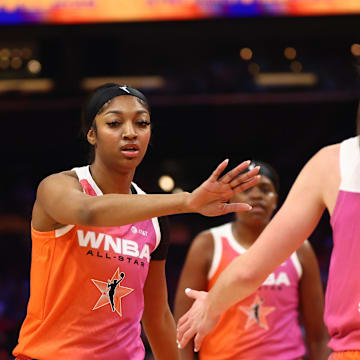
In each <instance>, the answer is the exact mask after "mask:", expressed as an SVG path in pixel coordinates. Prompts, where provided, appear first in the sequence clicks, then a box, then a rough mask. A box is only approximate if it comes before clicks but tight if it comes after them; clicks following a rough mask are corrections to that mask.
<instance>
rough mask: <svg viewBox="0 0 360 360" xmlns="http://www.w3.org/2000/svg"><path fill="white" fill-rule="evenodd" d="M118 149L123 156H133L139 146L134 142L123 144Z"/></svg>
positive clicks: (135, 154)
mask: <svg viewBox="0 0 360 360" xmlns="http://www.w3.org/2000/svg"><path fill="white" fill-rule="evenodd" d="M120 151H121V153H122V154H123V155H124V156H125V157H127V158H133V157H136V156H137V155H138V154H139V146H137V145H136V144H125V145H122V146H121V147H120Z"/></svg>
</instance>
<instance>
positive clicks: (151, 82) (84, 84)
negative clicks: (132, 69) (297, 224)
mask: <svg viewBox="0 0 360 360" xmlns="http://www.w3.org/2000/svg"><path fill="white" fill-rule="evenodd" d="M107 82H115V83H117V84H128V85H130V86H133V87H135V88H139V89H159V88H162V87H164V86H165V85H166V81H165V79H164V78H163V77H162V76H156V75H154V76H122V77H116V76H114V77H88V78H84V79H83V80H82V81H81V88H82V89H84V90H87V91H91V90H94V89H95V88H97V87H98V86H100V85H103V84H104V83H107Z"/></svg>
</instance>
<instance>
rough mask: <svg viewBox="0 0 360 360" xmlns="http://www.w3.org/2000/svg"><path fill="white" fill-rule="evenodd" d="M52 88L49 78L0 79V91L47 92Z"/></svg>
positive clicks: (51, 81)
mask: <svg viewBox="0 0 360 360" xmlns="http://www.w3.org/2000/svg"><path fill="white" fill-rule="evenodd" d="M53 88H54V82H53V80H51V79H8V80H0V93H4V92H9V91H21V92H27V93H30V92H48V91H50V90H52V89H53Z"/></svg>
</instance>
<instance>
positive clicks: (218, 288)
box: [178, 144, 340, 349]
mask: <svg viewBox="0 0 360 360" xmlns="http://www.w3.org/2000/svg"><path fill="white" fill-rule="evenodd" d="M339 148H340V145H339V144H335V145H331V146H328V147H325V148H323V149H321V150H320V151H319V152H318V153H317V154H316V155H314V156H313V157H312V158H311V159H310V160H309V161H308V163H307V164H306V165H305V166H304V168H303V169H302V171H301V172H300V174H299V176H298V177H297V179H296V181H295V183H294V184H293V186H292V188H291V190H290V192H289V195H288V197H287V199H286V201H285V203H284V204H283V206H282V207H281V209H280V210H279V211H278V213H277V214H276V215H275V216H274V218H273V219H272V220H271V222H270V223H269V225H268V226H267V227H266V228H265V230H264V231H263V232H262V233H261V235H260V236H259V238H258V240H257V241H256V242H255V243H254V245H253V246H252V247H251V248H250V249H249V251H247V253H246V254H244V255H242V256H241V257H238V258H236V259H235V260H234V261H233V262H232V263H231V264H230V265H229V266H228V268H227V269H226V270H225V271H224V272H223V273H222V274H221V276H220V277H219V279H218V280H217V282H216V284H215V286H214V287H213V288H212V289H211V291H209V293H206V292H197V291H194V290H193V291H192V290H190V291H188V295H189V296H191V297H192V298H193V299H196V301H195V302H194V304H193V306H192V308H191V309H190V311H189V312H187V313H186V314H185V315H184V316H183V317H182V318H181V319H180V320H179V322H178V341H179V344H180V346H181V347H185V346H186V344H187V342H188V341H189V340H190V339H192V338H193V337H195V348H196V349H200V346H201V342H202V340H203V338H204V336H205V335H206V334H208V333H209V332H210V331H211V330H212V329H213V328H214V327H215V326H216V323H217V321H218V319H219V316H220V314H221V313H222V312H223V311H224V310H226V309H227V308H228V307H229V306H231V305H232V304H234V303H235V302H237V301H240V300H242V299H244V298H245V297H246V296H248V295H249V294H251V293H252V292H253V291H254V290H255V289H256V288H257V287H258V286H259V285H260V284H261V283H262V282H263V281H264V280H265V278H266V277H267V275H268V274H269V273H271V272H272V271H273V270H274V269H275V268H276V267H277V266H279V265H280V264H281V263H282V262H283V261H284V260H285V259H286V258H288V257H289V256H290V254H291V253H292V252H294V251H295V250H296V249H297V248H299V247H300V246H301V244H302V243H303V241H304V239H306V238H307V237H308V236H309V235H310V234H311V233H312V232H313V230H314V229H315V227H316V225H317V224H318V222H319V219H320V217H321V215H322V214H323V212H324V210H325V209H327V210H328V211H329V213H330V215H331V214H332V213H333V210H334V207H335V203H336V197H337V194H338V189H339V186H340V169H339ZM330 173H331V176H328V174H330ZM273 248H276V249H278V250H277V251H276V252H274V251H272V249H273ZM268 254H271V256H268Z"/></svg>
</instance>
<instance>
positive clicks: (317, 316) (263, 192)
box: [175, 162, 330, 360]
mask: <svg viewBox="0 0 360 360" xmlns="http://www.w3.org/2000/svg"><path fill="white" fill-rule="evenodd" d="M256 164H257V165H260V174H261V179H260V181H259V182H258V184H257V185H255V186H254V187H252V188H251V189H248V190H247V191H246V192H243V193H240V194H236V195H235V196H234V197H233V198H232V200H231V201H241V202H246V203H248V204H249V205H251V206H252V208H253V209H252V210H251V211H249V212H247V213H238V214H236V218H235V219H234V221H233V222H230V223H226V224H224V225H221V226H218V227H215V228H212V229H210V230H208V231H204V232H202V233H200V234H199V235H198V236H197V237H196V238H195V239H194V241H193V243H192V245H191V248H190V250H189V253H188V256H187V259H186V263H185V266H184V268H183V271H182V274H181V278H180V282H179V287H178V291H177V294H176V302H175V318H176V319H179V318H180V317H181V316H182V315H183V314H184V313H185V312H186V311H188V310H189V308H190V307H191V304H192V302H193V300H192V299H190V298H189V297H187V296H186V294H185V291H184V290H185V289H186V288H192V289H198V290H204V291H209V290H210V289H211V287H212V286H213V285H214V283H215V281H216V280H217V278H218V277H219V276H220V274H221V272H222V271H223V270H224V269H225V268H226V267H227V266H228V265H229V264H230V263H231V262H232V261H233V260H234V259H235V258H236V257H238V256H241V255H242V254H245V253H246V251H247V249H248V248H249V247H250V246H251V245H252V244H253V243H254V242H255V241H256V239H257V237H258V236H259V235H260V233H261V232H262V231H263V230H264V228H265V226H266V225H267V224H268V223H269V221H270V218H271V216H272V214H273V212H274V210H275V208H276V205H277V198H278V191H279V178H278V175H277V173H276V171H275V170H274V169H273V168H272V167H271V166H270V165H268V164H266V163H262V162H256ZM251 167H254V163H252V164H251V165H250V168H251ZM273 251H276V249H273ZM269 256H271V254H269ZM323 304H324V296H323V290H322V286H321V280H320V273H319V268H318V264H317V261H316V257H315V254H314V252H313V250H312V248H311V245H310V243H309V242H305V243H304V244H303V245H302V246H301V247H300V249H299V250H298V251H296V252H294V253H293V254H292V255H291V256H290V257H289V258H288V259H287V260H286V261H284V262H283V263H282V264H281V265H280V266H279V267H278V268H277V269H275V270H274V271H273V272H272V273H271V274H270V275H269V276H268V278H267V279H266V280H265V282H264V283H263V284H262V285H261V286H260V287H259V288H258V289H257V290H256V291H255V292H254V293H253V294H252V295H250V296H248V297H247V298H246V299H244V300H242V301H240V302H237V303H236V304H235V305H233V306H232V307H231V308H229V309H228V310H227V311H226V312H225V313H224V314H223V315H222V317H221V319H220V321H219V323H218V324H217V326H216V328H215V329H214V330H213V331H212V332H211V333H210V334H209V335H207V336H206V338H205V339H204V341H203V343H202V346H201V348H200V353H199V357H200V359H201V360H257V359H261V360H295V359H301V358H302V357H303V356H304V355H305V353H306V350H305V346H304V341H303V339H302V331H301V328H300V325H299V320H298V319H299V313H301V315H302V319H303V324H304V327H305V335H306V340H307V341H306V343H307V345H308V346H307V347H308V354H309V359H311V360H325V359H327V357H328V355H329V352H330V350H329V348H328V347H327V341H328V334H327V331H326V328H325V325H324V323H323V320H322V317H323ZM181 359H183V360H193V359H194V345H193V344H189V345H188V346H187V347H186V348H185V349H183V350H181Z"/></svg>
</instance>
